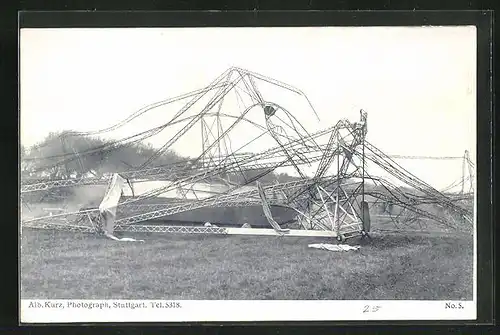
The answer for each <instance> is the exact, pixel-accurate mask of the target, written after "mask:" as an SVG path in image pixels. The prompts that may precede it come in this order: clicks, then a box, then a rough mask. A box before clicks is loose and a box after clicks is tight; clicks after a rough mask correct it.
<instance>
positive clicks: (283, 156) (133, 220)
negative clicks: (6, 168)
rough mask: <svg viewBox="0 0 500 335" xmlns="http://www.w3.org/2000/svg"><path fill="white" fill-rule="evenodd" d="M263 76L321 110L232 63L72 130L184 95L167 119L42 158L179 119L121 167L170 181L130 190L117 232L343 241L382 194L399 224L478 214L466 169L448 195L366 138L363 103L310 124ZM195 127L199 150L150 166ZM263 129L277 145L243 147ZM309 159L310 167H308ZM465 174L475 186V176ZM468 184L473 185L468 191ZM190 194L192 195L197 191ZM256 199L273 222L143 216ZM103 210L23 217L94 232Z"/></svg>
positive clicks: (130, 175) (49, 184) (30, 188)
mask: <svg viewBox="0 0 500 335" xmlns="http://www.w3.org/2000/svg"><path fill="white" fill-rule="evenodd" d="M259 83H265V84H267V85H271V86H274V87H277V88H279V89H281V90H283V91H287V92H291V93H292V94H294V95H298V96H299V97H301V98H302V99H305V101H306V102H307V104H308V106H309V108H310V111H311V116H314V115H315V111H314V109H313V107H312V105H311V104H310V102H309V100H308V99H307V97H306V96H305V95H304V93H303V92H301V91H300V90H298V89H296V88H294V87H292V86H290V85H287V84H284V83H282V82H279V81H277V80H274V79H271V78H268V77H265V76H262V75H259V74H256V73H253V72H250V71H247V70H243V69H240V68H230V69H229V70H227V71H226V72H224V73H223V74H222V75H221V76H219V77H218V78H217V79H216V80H215V81H214V82H212V83H211V84H210V85H208V86H207V87H205V88H203V89H201V90H197V91H194V92H190V93H188V94H184V95H181V96H178V97H175V98H171V99H168V100H164V101H161V102H158V103H155V104H152V105H149V106H146V107H145V108H143V109H141V110H139V111H138V112H136V113H134V114H133V115H131V116H130V117H128V118H127V119H125V120H123V121H121V122H120V123H118V124H116V125H114V126H112V127H109V128H106V129H102V130H100V131H96V132H88V133H74V135H96V134H101V133H105V132H110V131H113V130H116V129H119V128H121V127H123V126H124V125H126V124H128V123H130V122H132V121H133V120H134V119H136V118H138V117H140V116H141V115H144V114H145V113H147V112H148V111H151V110H154V109H155V108H159V107H161V106H166V105H170V104H173V103H178V102H183V101H185V100H188V101H187V102H185V103H184V104H183V106H182V107H181V108H180V109H179V110H178V111H177V112H176V113H175V114H174V115H173V116H172V117H171V118H170V120H169V121H168V122H166V123H164V124H162V125H160V126H157V127H155V128H152V129H149V130H147V131H144V132H141V133H138V134H134V135H133V136H130V137H127V138H124V139H122V140H120V141H115V142H112V143H110V144H107V145H106V146H103V147H99V148H93V149H91V150H88V151H86V152H80V153H76V152H74V151H73V152H74V153H73V154H70V155H61V156H58V157H43V158H40V159H41V160H49V159H50V160H51V161H55V163H53V165H52V166H60V165H64V164H66V163H67V162H70V161H74V160H78V159H80V157H82V156H85V155H93V154H96V153H103V152H111V151H113V150H117V149H118V148H121V147H123V146H127V145H131V144H133V143H137V142H140V141H144V140H146V139H147V138H150V137H152V136H155V135H157V134H159V133H161V132H162V131H164V130H169V131H170V130H171V129H173V128H175V127H177V128H178V129H177V131H176V132H170V134H173V135H171V136H170V137H169V139H168V140H167V141H166V142H165V143H164V144H163V145H162V146H161V147H160V148H159V149H158V150H156V152H155V153H154V155H152V156H151V157H149V159H147V160H146V161H145V162H144V163H143V164H142V165H141V166H138V167H137V168H136V169H130V170H128V171H121V172H119V175H120V176H121V177H122V178H124V179H125V180H127V181H128V183H129V185H133V184H134V183H135V182H140V181H144V180H155V179H158V178H160V179H163V180H168V181H169V182H168V183H166V184H165V185H163V186H161V187H156V188H154V189H151V190H148V191H146V192H143V193H142V194H138V195H134V196H133V197H131V198H127V199H121V200H120V201H119V202H118V203H117V204H115V205H116V208H117V213H118V216H117V217H116V221H114V231H126V232H165V233H169V232H178V233H211V234H256V235H268V234H277V235H290V236H331V237H337V238H338V239H340V240H342V239H345V238H349V237H353V236H365V235H366V234H367V233H368V232H369V231H370V215H369V208H370V206H373V204H376V203H380V202H383V203H386V204H390V205H391V206H398V207H399V208H400V212H399V214H398V215H397V216H394V215H391V214H390V213H389V215H388V217H389V218H390V219H391V220H394V221H396V220H397V221H398V222H399V223H411V222H414V221H417V222H420V221H421V220H422V219H423V218H427V219H429V220H433V221H434V222H436V223H437V224H439V225H442V226H446V227H450V228H456V227H457V225H459V224H467V223H469V224H470V223H471V222H472V213H471V212H470V210H468V209H466V208H465V207H464V206H462V205H461V204H460V202H461V201H464V200H466V199H468V198H470V194H464V191H463V187H464V185H465V180H464V178H462V184H461V185H462V192H461V194H459V195H456V194H455V195H450V194H445V193H443V192H440V191H438V190H436V189H434V188H433V187H431V186H430V185H428V184H426V183H425V182H423V181H421V180H420V179H418V178H417V177H415V176H414V175H412V174H411V173H410V172H408V171H406V170H405V169H404V168H402V167H401V166H400V165H399V164H397V163H396V161H395V160H394V159H393V158H391V157H390V156H388V155H386V154H384V153H383V152H382V151H381V150H379V149H378V148H376V147H375V146H374V145H372V144H371V143H369V142H368V141H367V140H366V134H367V114H366V112H364V111H360V119H359V120H358V121H357V122H351V121H349V120H340V121H339V122H337V124H336V125H334V126H333V127H329V128H326V129H324V130H321V131H318V132H315V133H309V132H308V131H307V130H306V129H305V127H304V126H303V125H302V124H301V123H300V122H299V121H298V120H297V119H296V118H295V116H294V115H293V114H292V113H291V112H290V111H288V110H287V109H285V108H284V107H283V106H281V105H279V104H277V103H274V102H271V101H269V100H266V99H265V97H264V96H263V94H262V93H261V91H260V90H259V89H258V84H259ZM231 94H232V95H233V96H234V97H236V100H237V102H238V104H239V103H240V102H241V105H243V108H241V110H239V111H238V113H232V114H231V113H229V112H225V111H224V108H223V105H224V101H225V99H228V98H227V97H228V96H229V95H231ZM242 95H244V97H243V96H242ZM204 99H205V101H204ZM241 105H240V106H241ZM249 128H252V129H256V130H259V131H260V134H259V135H256V136H255V137H254V138H252V139H250V140H249V141H247V143H245V144H243V145H242V146H241V147H240V148H238V149H234V147H233V146H232V144H231V140H232V139H234V138H235V136H238V135H239V133H238V131H241V130H242V129H245V131H246V129H249ZM196 129H199V130H201V136H199V138H200V139H201V153H200V154H199V156H197V157H196V158H194V159H189V160H186V161H185V162H177V163H174V164H169V165H168V166H162V167H156V166H154V167H153V166H152V163H153V162H154V161H155V160H156V159H158V157H160V156H161V155H163V154H164V153H165V152H167V151H168V150H170V149H171V148H172V147H173V146H174V145H175V144H176V143H177V142H178V141H179V140H180V139H182V138H183V136H185V135H186V133H188V132H190V131H191V132H192V131H193V130H196ZM261 138H266V141H265V143H266V144H269V143H272V145H271V146H270V147H269V146H268V147H265V146H264V147H262V146H261V149H259V150H258V151H257V152H255V151H254V152H246V151H244V149H245V147H247V146H249V145H250V144H251V143H252V142H254V141H257V140H259V139H261ZM466 155H467V157H465V156H464V159H463V162H464V167H463V170H464V173H465V166H466V165H467V166H468V167H469V169H470V171H472V170H471V169H472V168H473V164H472V162H471V161H470V159H469V158H468V154H467V153H466ZM367 164H370V165H372V166H377V167H378V168H381V169H382V170H383V171H385V172H386V173H388V174H389V175H391V176H392V177H395V178H396V179H397V180H399V181H400V182H402V183H403V184H405V185H407V187H408V188H409V189H411V192H408V191H407V190H406V189H402V188H401V187H398V186H395V185H393V184H391V183H390V182H389V181H388V180H385V179H383V178H381V177H376V176H371V175H370V174H368V172H367V168H366V166H367ZM311 166H313V167H314V169H313V172H312V173H310V170H311V169H310V167H311ZM284 167H288V168H290V169H293V171H294V172H295V174H296V175H297V177H296V178H295V180H293V181H288V182H278V181H276V182H274V183H263V182H261V178H262V177H263V176H265V175H268V174H270V173H272V172H274V171H275V170H276V169H279V168H284ZM307 168H309V173H308V172H306V170H307ZM44 169H47V167H44ZM249 171H254V172H255V173H254V175H253V176H252V177H250V178H249V177H248V176H247V174H246V173H248V172H249ZM471 174H472V173H470V175H471ZM235 176H237V177H239V179H238V178H236V179H238V180H237V181H235ZM110 178H111V176H102V177H91V178H75V179H64V180H42V181H38V182H34V183H29V184H25V183H23V184H22V185H21V197H22V196H23V195H24V194H27V193H30V192H43V191H48V190H51V189H54V188H62V187H76V186H81V185H96V184H103V185H106V184H108V183H109V182H110V180H111V179H110ZM469 180H470V185H471V188H472V185H473V184H472V178H469ZM214 182H217V183H222V184H223V185H225V188H224V189H223V190H221V191H218V192H215V193H214V194H211V195H208V196H206V195H205V196H202V197H199V196H197V194H199V193H200V192H198V191H197V189H196V187H197V186H196V185H199V184H200V183H214ZM368 184H369V185H370V187H368ZM255 185H256V187H255ZM131 187H132V186H131ZM132 189H133V187H132ZM171 191H175V192H176V194H177V198H176V199H171V200H170V201H169V202H168V203H165V204H147V203H144V200H147V199H152V198H155V197H158V196H161V195H162V194H165V193H166V192H171ZM471 191H472V190H471V189H469V192H471ZM188 194H190V195H194V198H193V197H192V196H188ZM425 204H433V205H434V206H437V207H440V208H442V209H443V210H446V211H447V212H450V213H452V214H453V215H455V216H456V217H459V218H460V220H458V221H457V220H448V219H446V218H443V217H441V216H439V215H437V214H434V213H431V212H430V211H428V210H426V209H425V207H422V205H425ZM250 205H260V206H262V208H263V212H264V215H265V217H266V219H267V221H268V222H269V224H270V227H269V228H268V229H258V228H221V227H196V226H194V227H186V226H169V225H147V224H146V225H145V224H143V223H145V222H148V221H150V220H152V219H158V218H163V217H167V216H170V215H174V214H178V213H183V212H188V211H192V210H195V209H198V208H204V207H209V208H217V207H246V206H250ZM271 206H281V207H286V208H289V209H291V210H293V211H294V212H295V213H296V218H295V220H294V223H295V224H296V227H295V229H288V228H283V227H282V226H283V225H284V223H280V222H276V221H275V219H274V218H273V215H272V211H271ZM101 214H102V210H99V208H93V209H89V210H80V211H77V212H70V213H63V214H58V215H50V216H45V217H37V218H33V219H29V220H24V221H23V222H22V225H23V227H32V228H44V229H65V230H72V231H83V232H96V231H99V229H100V227H101V226H100V224H99V222H100V220H101V219H102V215H101ZM464 222H465V223H464ZM111 233H113V232H111Z"/></svg>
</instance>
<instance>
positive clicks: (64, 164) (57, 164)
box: [20, 131, 294, 183]
mask: <svg viewBox="0 0 500 335" xmlns="http://www.w3.org/2000/svg"><path fill="white" fill-rule="evenodd" d="M156 152H157V149H156V148H154V147H153V146H152V145H151V144H145V143H142V142H138V143H131V144H126V145H120V144H119V143H116V142H113V141H111V140H107V139H103V138H100V137H97V136H88V135H75V134H73V133H71V132H69V131H63V132H53V133H50V134H48V135H47V136H46V137H45V138H44V139H43V140H42V141H41V142H39V143H37V144H35V145H33V146H32V147H29V148H27V147H25V146H23V145H22V144H21V148H20V158H21V178H22V179H24V180H37V179H69V178H80V177H87V176H102V175H103V174H106V173H113V172H123V171H131V170H137V169H138V168H139V167H140V166H141V165H142V164H144V163H145V162H147V161H148V160H149V159H150V158H151V157H152V156H153V155H155V153H156ZM188 161H190V159H189V158H186V157H183V156H181V155H179V154H178V153H176V152H174V151H172V150H169V151H166V152H164V153H163V154H161V155H160V156H158V157H157V159H155V160H153V161H152V162H151V163H150V164H148V167H160V166H167V165H171V164H176V163H182V162H186V163H187V162H188ZM192 168H193V172H195V171H196V165H194V166H192ZM266 172H268V171H265V170H251V171H242V172H240V173H237V174H231V175H229V176H227V177H229V179H230V180H231V181H233V182H236V183H247V182H248V181H249V180H253V179H255V178H256V177H259V178H258V179H259V180H260V181H262V182H273V181H275V180H278V181H280V182H284V181H289V180H293V179H294V177H291V176H288V175H287V174H284V173H280V174H276V173H274V172H270V173H267V174H266ZM252 183H254V182H252Z"/></svg>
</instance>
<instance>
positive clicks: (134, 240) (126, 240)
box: [104, 233, 145, 243]
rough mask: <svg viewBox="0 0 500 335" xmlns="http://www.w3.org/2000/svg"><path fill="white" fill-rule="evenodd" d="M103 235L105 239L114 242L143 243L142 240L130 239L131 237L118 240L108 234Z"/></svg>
mask: <svg viewBox="0 0 500 335" xmlns="http://www.w3.org/2000/svg"><path fill="white" fill-rule="evenodd" d="M104 235H106V237H107V238H110V239H112V240H115V241H120V242H143V243H144V242H145V241H144V240H136V239H135V238H131V237H122V238H119V237H116V236H114V235H112V234H108V233H105V234H104Z"/></svg>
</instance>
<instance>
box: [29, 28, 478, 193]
mask: <svg viewBox="0 0 500 335" xmlns="http://www.w3.org/2000/svg"><path fill="white" fill-rule="evenodd" d="M20 41H21V53H20V57H21V76H20V80H21V143H22V144H24V145H26V146H31V145H33V144H34V143H36V142H39V141H41V140H42V139H43V137H44V136H46V135H47V133H48V132H51V131H59V130H65V129H72V130H80V131H89V130H97V129H102V128H105V127H107V126H110V125H113V124H114V123H116V122H118V121H120V120H122V119H124V118H125V117H127V116H128V115H130V114H131V113H133V112H135V111H136V110H138V109H140V108H141V107H143V106H145V105H147V104H150V103H153V102H156V101H159V100H163V99H166V98H168V97H172V96H176V95H179V94H182V93H185V92H188V91H192V90H195V89H199V88H202V87H204V86H206V85H207V84H208V83H210V82H211V81H212V80H213V79H214V78H215V77H217V76H218V75H220V74H221V73H222V72H224V71H225V70H226V69H227V68H229V67H231V66H238V67H241V68H245V69H248V70H251V71H253V72H257V73H261V74H263V75H266V76H269V77H272V78H275V79H278V80H280V81H283V82H285V83H288V84H290V85H293V86H295V87H298V88H300V89H301V90H302V91H303V92H304V93H305V94H306V95H307V96H308V98H309V100H310V101H311V103H312V104H313V106H314V108H315V110H316V111H317V113H318V114H319V117H320V119H321V122H319V123H318V122H316V123H315V124H313V123H312V121H311V123H310V124H308V127H309V128H308V130H310V131H314V130H318V129H310V128H315V127H317V126H318V125H320V126H322V127H327V126H330V125H334V124H335V122H337V120H339V119H341V118H349V119H351V120H353V121H356V120H358V118H359V109H361V108H362V109H364V110H365V111H367V113H368V135H367V140H369V141H370V142H371V143H373V144H374V145H376V146H377V147H379V148H380V149H382V150H383V151H384V152H386V153H388V154H398V155H428V156H461V155H463V152H464V150H469V151H470V153H471V155H472V157H473V158H474V157H475V143H476V141H475V129H476V124H475V118H476V30H475V27H432V28H385V27H384V28H383V27H377V28H372V27H363V28H202V29H194V28H189V29H188V28H184V29H173V28H168V29H157V28H154V29H153V28H147V29H22V30H21V37H20ZM268 100H273V97H268ZM174 112H175V111H174ZM294 113H296V114H300V113H302V114H305V113H310V111H307V112H306V109H303V111H302V110H298V111H296V112H294ZM308 115H309V114H307V115H301V116H302V117H303V118H304V117H305V118H306V119H312V118H309V117H308ZM144 122H149V123H148V125H147V127H154V126H155V125H157V124H159V123H158V120H157V118H156V117H152V118H149V119H148V120H147V121H144ZM130 135H131V134H130ZM187 143H189V142H187ZM155 144H157V143H155ZM186 150H188V149H186ZM401 164H402V165H403V166H405V167H408V169H410V171H412V172H414V173H415V174H417V176H419V177H421V178H422V179H424V180H426V181H428V182H430V183H431V184H433V185H435V186H436V187H444V186H446V185H448V184H450V183H451V182H453V181H454V180H455V179H457V178H459V177H460V176H461V175H460V174H461V162H460V161H439V162H435V161H401Z"/></svg>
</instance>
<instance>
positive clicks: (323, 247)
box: [308, 243, 361, 251]
mask: <svg viewBox="0 0 500 335" xmlns="http://www.w3.org/2000/svg"><path fill="white" fill-rule="evenodd" d="M308 247H309V248H314V249H321V250H328V251H349V250H358V249H359V248H361V247H360V246H359V245H347V244H328V243H313V244H309V245H308Z"/></svg>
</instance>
